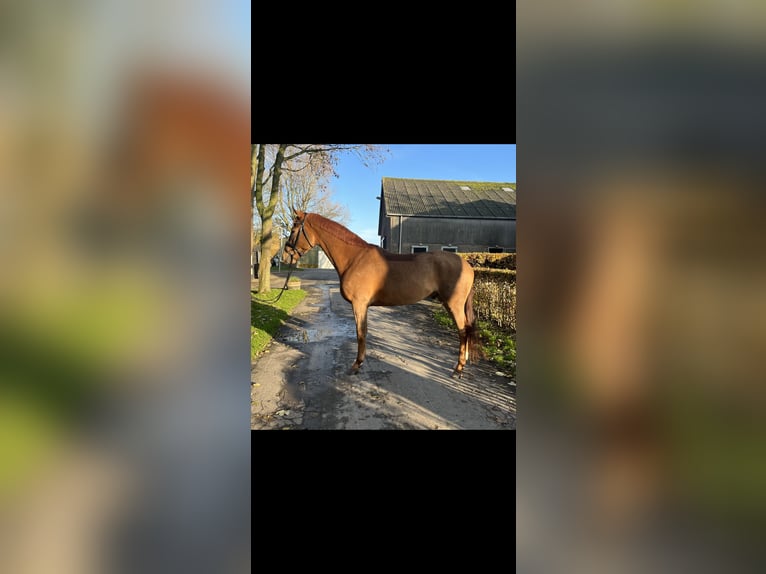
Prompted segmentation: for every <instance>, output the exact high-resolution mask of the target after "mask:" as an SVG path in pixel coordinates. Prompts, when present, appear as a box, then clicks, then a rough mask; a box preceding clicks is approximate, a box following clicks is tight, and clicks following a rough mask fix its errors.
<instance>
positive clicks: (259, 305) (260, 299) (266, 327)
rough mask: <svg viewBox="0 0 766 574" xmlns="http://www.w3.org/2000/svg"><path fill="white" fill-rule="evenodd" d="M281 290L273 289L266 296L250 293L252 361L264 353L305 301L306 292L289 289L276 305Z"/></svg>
mask: <svg viewBox="0 0 766 574" xmlns="http://www.w3.org/2000/svg"><path fill="white" fill-rule="evenodd" d="M280 291H281V289H272V290H271V291H269V292H268V293H266V294H265V295H258V294H256V293H255V292H251V293H250V360H251V361H252V360H255V358H256V357H257V356H258V355H260V354H261V352H263V350H264V349H265V348H266V346H267V345H268V344H269V342H270V341H271V339H272V338H273V337H274V334H275V333H276V332H277V330H278V329H279V328H280V327H281V326H282V325H283V324H284V322H285V321H286V320H287V318H288V317H289V316H290V312H291V311H292V310H293V309H295V307H296V306H297V305H298V303H300V302H301V301H303V298H304V297H305V296H306V292H305V291H303V290H302V289H289V290H287V291H285V292H284V294H283V295H282V298H281V299H280V300H279V301H277V302H276V303H268V302H267V301H268V300H270V299H274V298H275V297H276V296H277V295H278V294H279V292H280Z"/></svg>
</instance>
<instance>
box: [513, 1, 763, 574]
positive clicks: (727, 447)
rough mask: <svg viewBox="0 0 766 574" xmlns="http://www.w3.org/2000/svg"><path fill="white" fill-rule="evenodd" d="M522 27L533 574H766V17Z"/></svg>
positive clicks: (522, 425)
mask: <svg viewBox="0 0 766 574" xmlns="http://www.w3.org/2000/svg"><path fill="white" fill-rule="evenodd" d="M516 16H517V29H516V30H517V54H516V56H517V75H516V82H517V92H516V93H517V102H516V106H517V136H516V137H517V143H518V160H517V161H518V180H519V200H518V209H519V214H520V217H519V225H518V246H519V247H518V308H519V313H518V324H519V328H518V333H519V336H518V348H519V357H520V360H519V363H518V380H519V405H522V406H521V407H520V409H519V418H518V426H517V429H518V441H517V449H518V457H517V473H518V474H517V476H518V481H517V521H516V530H517V568H518V571H519V572H568V573H571V572H588V573H597V572H679V571H684V572H688V571H695V572H721V571H727V572H735V571H736V572H740V571H760V570H762V567H763V566H762V565H763V563H764V562H763V558H764V556H763V550H762V544H761V539H762V535H763V533H764V527H765V526H766V488H764V487H766V456H764V455H765V454H766V417H765V416H764V415H765V414H766V389H765V388H764V381H766V366H765V365H766V363H764V356H765V355H766V353H765V351H766V226H764V224H763V222H764V216H765V215H766V210H765V209H764V208H765V207H766V198H765V197H764V194H763V188H764V181H765V180H766V178H765V177H764V176H765V175H766V170H765V169H764V168H766V162H764V157H763V152H764V142H765V141H766V139H764V135H766V131H765V130H764V128H766V124H765V122H766V114H764V107H763V102H764V101H766V100H765V98H766V66H764V63H765V58H764V55H765V49H766V46H765V45H764V41H763V34H762V31H763V25H764V23H765V22H766V19H765V17H766V8H765V7H764V5H763V4H762V3H757V2H748V1H745V2H735V3H726V4H720V3H690V2H638V1H627V2H603V1H592V2H578V3H576V4H573V3H565V2H557V1H549V0H547V1H543V2H534V3H532V2H528V3H520V4H518V5H517V15H516Z"/></svg>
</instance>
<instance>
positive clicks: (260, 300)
mask: <svg viewBox="0 0 766 574" xmlns="http://www.w3.org/2000/svg"><path fill="white" fill-rule="evenodd" d="M292 274H293V270H292V269H290V271H288V272H287V278H286V279H285V284H284V287H282V289H280V290H279V294H278V295H277V296H276V297H275V298H274V299H256V301H258V302H260V303H276V302H277V301H279V300H280V299H281V298H282V294H283V293H284V292H285V291H287V282H288V281H290V275H292Z"/></svg>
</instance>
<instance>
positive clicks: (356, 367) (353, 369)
mask: <svg viewBox="0 0 766 574" xmlns="http://www.w3.org/2000/svg"><path fill="white" fill-rule="evenodd" d="M361 366H362V365H361V363H360V364H358V365H357V364H356V363H354V364H353V365H351V370H350V371H349V374H350V375H358V374H359V369H360V368H361Z"/></svg>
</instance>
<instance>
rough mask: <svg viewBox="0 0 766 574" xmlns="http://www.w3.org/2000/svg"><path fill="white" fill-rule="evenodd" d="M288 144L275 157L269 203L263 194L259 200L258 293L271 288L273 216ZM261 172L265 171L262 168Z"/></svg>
mask: <svg viewBox="0 0 766 574" xmlns="http://www.w3.org/2000/svg"><path fill="white" fill-rule="evenodd" d="M262 145H263V144H262ZM287 145H288V144H279V149H278V150H277V157H276V158H275V159H274V167H273V171H272V174H271V194H270V195H269V203H268V205H264V203H263V195H261V200H260V201H257V203H258V208H259V212H260V215H261V263H260V266H259V267H258V276H259V277H258V293H268V292H269V291H270V290H271V257H272V255H271V251H272V240H273V235H274V234H273V229H274V227H273V224H272V218H273V216H274V210H275V209H276V207H277V203H278V201H279V180H280V178H281V176H282V163H283V162H284V161H285V150H286V149H287ZM259 157H260V153H259ZM261 173H263V170H262V169H261ZM256 185H257V183H256ZM256 200H257V198H256Z"/></svg>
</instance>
